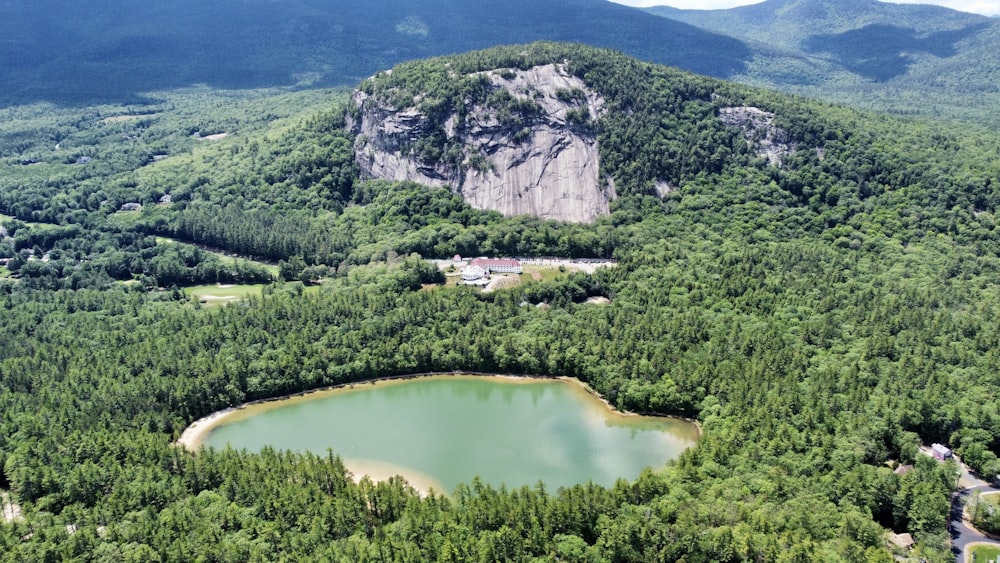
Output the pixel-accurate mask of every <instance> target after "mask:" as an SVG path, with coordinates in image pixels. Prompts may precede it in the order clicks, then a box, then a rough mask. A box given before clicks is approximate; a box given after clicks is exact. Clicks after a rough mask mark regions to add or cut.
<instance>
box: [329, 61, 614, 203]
mask: <svg viewBox="0 0 1000 563" xmlns="http://www.w3.org/2000/svg"><path fill="white" fill-rule="evenodd" d="M481 76H484V77H485V79H486V80H487V81H488V84H489V88H490V89H491V91H493V92H506V93H507V94H508V95H507V96H501V97H500V98H501V99H503V100H506V101H507V102H509V103H506V105H505V106H504V105H503V104H501V107H497V105H496V104H489V103H482V102H478V103H476V102H471V101H468V104H467V106H466V107H465V108H464V111H463V112H462V113H463V114H462V115H461V117H460V116H459V114H458V113H457V112H456V113H453V114H451V115H449V116H447V117H446V118H445V119H443V120H441V118H440V116H439V117H438V119H437V120H432V119H431V118H430V117H429V116H427V115H426V114H424V113H423V112H422V111H421V110H420V109H418V108H419V100H414V103H413V105H412V106H410V107H406V108H396V107H393V106H392V105H391V104H389V103H387V102H385V101H382V100H379V99H376V97H375V96H370V95H368V94H365V93H364V92H361V91H359V92H356V93H355V94H354V97H353V102H354V104H355V106H356V108H357V110H358V111H356V112H354V115H355V116H356V117H354V118H352V119H349V120H348V127H350V128H351V129H352V131H353V132H354V133H356V134H357V140H356V142H355V147H354V149H355V158H356V160H357V162H358V164H359V165H360V167H361V169H362V171H363V172H364V173H365V174H367V175H369V176H371V177H375V178H382V179H387V180H398V181H402V180H410V181H414V182H419V183H422V184H425V185H430V186H447V187H449V188H450V189H451V190H453V191H455V192H457V193H460V194H461V195H462V196H463V197H464V198H465V199H466V201H468V202H469V204H470V205H472V206H473V207H475V208H477V209H490V210H495V211H499V212H500V213H502V214H504V215H507V216H513V215H523V214H530V215H535V216H538V217H542V218H545V219H557V220H562V221H571V222H592V221H594V220H595V219H596V218H597V217H600V216H602V215H607V214H608V213H609V204H610V201H611V200H613V199H614V198H615V191H614V187H613V185H611V184H610V183H606V182H602V181H600V178H599V175H598V171H599V169H600V158H599V154H598V147H597V139H596V136H595V135H594V133H593V131H592V130H591V128H590V127H589V124H590V123H592V122H593V121H595V120H597V119H599V118H600V116H601V115H602V114H603V112H604V106H605V101H604V99H603V98H602V97H601V96H599V95H598V94H596V93H594V92H592V91H590V90H588V89H587V88H586V86H585V85H584V83H583V81H582V80H580V79H579V78H576V77H574V76H572V75H570V74H569V73H568V72H566V70H565V68H563V67H562V66H561V65H545V66H539V67H534V68H530V69H527V70H511V69H501V70H495V71H490V72H486V73H481ZM510 107H514V108H515V109H516V112H514V113H516V115H512V112H511V110H510ZM435 143H437V144H435ZM441 146H444V147H447V149H446V150H447V151H448V152H450V154H444V155H443V154H441V152H442V151H441Z"/></svg>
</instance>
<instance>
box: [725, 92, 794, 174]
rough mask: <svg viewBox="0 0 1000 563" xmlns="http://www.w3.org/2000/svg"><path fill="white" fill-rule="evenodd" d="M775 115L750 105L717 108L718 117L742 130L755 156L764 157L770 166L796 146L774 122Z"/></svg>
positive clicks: (777, 164)
mask: <svg viewBox="0 0 1000 563" xmlns="http://www.w3.org/2000/svg"><path fill="white" fill-rule="evenodd" d="M774 118H775V115H774V114H773V113H770V112H767V111H764V110H762V109H760V108H755V107H752V106H739V107H726V108H720V109H719V119H721V120H722V122H723V123H725V124H726V125H728V126H730V127H737V128H739V129H740V130H741V131H742V132H743V138H744V139H746V140H747V142H748V143H749V144H750V146H751V147H752V148H753V150H754V152H755V153H756V154H757V156H759V157H761V158H766V159H767V162H768V163H769V164H770V165H771V166H778V167H780V166H781V161H782V159H784V157H785V156H787V155H789V154H791V153H792V152H793V151H794V150H795V149H796V147H797V144H796V143H795V141H793V140H792V138H791V136H790V135H788V133H787V132H785V130H784V129H781V128H780V127H778V126H776V125H775V124H774Z"/></svg>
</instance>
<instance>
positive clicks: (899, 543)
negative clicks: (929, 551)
mask: <svg viewBox="0 0 1000 563" xmlns="http://www.w3.org/2000/svg"><path fill="white" fill-rule="evenodd" d="M889 541H891V542H892V544H893V545H895V546H896V547H898V548H899V549H904V550H909V549H913V536H911V535H910V534H890V535H889Z"/></svg>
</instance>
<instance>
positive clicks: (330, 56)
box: [0, 0, 752, 104]
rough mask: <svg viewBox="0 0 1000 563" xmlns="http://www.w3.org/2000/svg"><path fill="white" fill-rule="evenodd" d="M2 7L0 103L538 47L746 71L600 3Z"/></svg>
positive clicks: (366, 69) (303, 75)
mask: <svg viewBox="0 0 1000 563" xmlns="http://www.w3.org/2000/svg"><path fill="white" fill-rule="evenodd" d="M3 12H4V16H3V18H0V35H2V36H3V37H4V41H3V42H2V43H0V83H3V84H4V88H3V92H2V93H0V103H3V104H11V103H23V102H31V101H38V100H44V101H52V102H59V103H87V102H92V101H93V102H101V101H103V102H111V101H123V100H137V101H141V100H142V97H141V95H142V93H144V92H150V91H155V90H161V89H170V88H177V87H183V86H190V85H194V84H207V85H210V86H213V87H218V88H253V87H266V86H291V85H299V86H320V85H343V84H355V83H357V81H359V80H361V79H362V78H364V77H366V76H370V75H371V74H373V73H375V72H376V71H378V70H382V69H385V68H388V67H391V66H392V65H393V64H395V63H397V62H400V61H403V60H408V59H414V58H422V57H428V56H432V55H440V54H447V53H456V52H462V51H468V50H471V49H481V48H486V47H491V46H494V45H499V44H510V43H526V42H531V41H536V40H540V39H547V40H558V41H573V42H581V43H587V44H591V45H595V46H602V47H610V48H614V49H618V50H621V51H624V52H626V53H629V54H632V55H634V56H637V57H640V58H643V59H647V60H651V61H655V62H660V63H664V64H671V65H676V66H678V67H680V68H684V69H687V70H691V71H694V72H699V73H703V74H710V75H715V76H729V75H734V74H738V73H741V72H744V67H745V66H746V63H747V62H748V61H749V60H750V58H751V56H752V52H751V51H750V49H749V48H747V47H746V46H745V45H744V44H743V43H742V42H741V41H739V40H736V39H732V38H730V37H725V36H722V35H719V34H717V33H712V32H706V31H703V30H700V29H698V28H696V27H693V26H690V25H687V24H683V23H680V22H675V21H670V20H664V19H662V18H658V17H655V16H653V15H651V14H646V13H644V12H642V11H641V10H636V9H633V8H628V7H625V6H621V5H618V4H613V3H610V2H605V1H603V0H505V1H503V2H487V1H486V0H419V1H409V0H380V1H379V2H370V1H365V0H270V1H264V0H208V1H201V0H176V1H172V2H169V3H168V2H162V1H161V2H132V1H129V0H94V1H93V2H88V3H86V4H80V3H78V2H72V1H70V0H43V1H41V2H31V3H26V2H6V3H5V4H4V8H3Z"/></svg>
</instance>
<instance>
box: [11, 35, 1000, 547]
mask: <svg viewBox="0 0 1000 563" xmlns="http://www.w3.org/2000/svg"><path fill="white" fill-rule="evenodd" d="M554 62H559V63H565V64H567V65H568V68H570V69H571V72H572V73H573V74H574V75H576V76H579V77H580V78H581V79H582V80H584V81H585V83H586V84H587V86H588V87H589V88H593V89H594V90H596V91H599V92H600V93H601V94H602V95H604V96H605V97H606V98H607V99H608V100H609V106H610V108H609V110H610V111H609V112H608V114H607V116H606V117H604V118H602V119H600V120H598V121H597V122H595V123H593V124H592V126H593V127H595V128H596V129H597V131H598V136H599V140H600V150H601V157H602V166H604V171H605V172H606V173H608V174H611V175H613V176H614V178H615V180H616V181H617V182H618V184H619V185H620V186H622V190H621V195H622V197H620V198H619V199H618V200H617V201H616V203H615V205H614V207H613V210H612V214H611V216H610V217H607V218H605V219H602V220H600V221H599V222H598V223H597V224H595V225H591V226H582V225H568V224H561V223H555V222H550V221H541V220H538V219H533V218H529V217H517V218H503V217H501V216H499V215H497V214H496V213H490V212H481V211H476V210H473V209H471V208H469V207H468V206H467V205H466V204H465V203H464V202H463V201H462V200H461V198H459V197H457V196H455V195H454V194H452V193H450V192H448V191H447V190H441V189H429V188H426V187H423V186H419V185H414V184H394V183H390V182H377V181H369V180H364V179H361V178H358V177H357V170H356V166H355V164H354V161H353V155H352V152H351V149H352V146H353V139H351V137H350V135H349V134H348V133H347V132H346V130H345V129H344V127H343V125H344V115H345V111H346V110H345V106H346V104H345V101H346V93H344V92H322V93H313V94H308V93H300V94H291V95H289V94H285V95H281V96H278V97H275V98H273V100H274V103H273V106H272V105H271V103H270V102H269V100H271V99H272V98H270V97H268V96H266V95H264V94H261V96H260V97H241V96H238V95H235V94H234V95H233V96H231V97H226V96H223V97H221V98H219V97H215V96H216V94H206V93H204V92H200V93H199V92H193V93H192V92H189V93H188V94H187V96H191V97H184V96H182V95H179V94H178V95H177V96H178V97H176V98H174V101H172V102H169V103H165V104H164V106H162V107H161V108H159V109H158V110H157V112H155V114H149V113H147V112H145V111H142V112H133V113H141V115H139V116H138V117H134V118H129V119H127V120H122V119H113V120H111V121H105V118H107V117H115V116H120V115H125V114H127V113H129V112H127V111H123V110H124V109H128V108H113V111H111V110H107V111H108V113H99V112H102V111H105V110H87V111H81V112H79V113H77V112H73V111H70V110H63V111H65V113H59V112H54V113H53V114H49V113H48V112H47V111H45V110H41V109H39V111H38V113H37V114H32V115H29V114H22V115H20V116H18V117H16V118H15V119H12V120H10V121H7V122H5V123H4V124H3V125H0V138H2V139H4V143H3V144H4V151H5V152H4V155H3V157H2V160H0V166H2V170H3V172H2V174H0V182H2V184H0V213H3V214H4V215H5V217H4V218H2V219H0V224H2V226H3V228H4V232H5V234H4V235H3V238H2V240H0V257H5V258H8V259H10V263H12V264H13V265H14V268H13V269H11V267H10V265H9V264H8V267H7V268H4V270H5V274H4V277H3V278H0V342H3V346H2V347H0V382H2V385H3V391H2V392H0V468H2V470H0V489H4V490H5V491H9V493H10V496H11V499H12V500H13V501H14V502H15V503H16V504H18V506H19V507H20V509H21V511H22V517H21V518H19V519H16V520H14V521H13V522H10V523H2V524H0V559H2V560H5V561H42V560H59V559H71V558H75V559H81V560H94V561H104V560H108V561H116V560H128V561H155V560H161V561H187V560H195V559H197V558H202V559H204V560H220V561H221V560H250V561H271V560H281V559H288V560H291V559H313V560H322V559H328V560H354V561H368V560H371V561H374V560H380V561H385V560H400V561H424V560H441V561H468V560H479V561H502V560H515V561H531V560H538V561H557V560H572V561H654V560H666V561H670V560H686V561H741V560H766V561H815V560H821V559H822V560H831V561H891V560H892V551H891V549H892V548H891V546H890V545H889V544H888V543H887V541H886V533H888V532H889V531H893V532H909V533H911V534H913V536H914V538H915V539H916V540H917V546H916V548H915V550H914V551H913V552H912V556H914V557H920V558H924V559H927V560H930V561H947V560H950V559H951V558H952V557H953V556H952V555H951V553H950V550H949V536H948V534H947V527H946V522H947V517H948V509H949V494H950V492H951V490H952V488H953V487H954V484H955V466H954V464H952V463H947V464H940V463H937V462H935V461H933V460H932V459H931V458H930V457H928V456H925V455H921V454H919V453H918V447H919V446H920V445H921V444H926V443H931V442H943V443H947V444H950V445H952V446H953V447H955V448H956V449H957V451H958V452H959V453H960V454H962V455H963V459H964V460H965V461H966V462H967V463H969V464H970V465H971V466H972V467H973V469H975V470H977V471H981V472H982V473H983V474H987V475H989V474H995V473H997V472H998V470H1000V463H998V461H997V456H996V453H997V452H998V451H1000V412H998V407H1000V404H998V402H997V397H996V394H995V390H996V388H997V385H998V383H1000V382H998V381H997V374H998V373H1000V369H998V368H1000V365H998V364H1000V356H998V351H1000V332H998V325H997V323H996V319H997V318H998V315H1000V310H998V307H1000V305H998V304H1000V299H998V297H1000V296H998V292H1000V286H998V285H997V283H996V279H997V275H998V272H1000V255H998V251H1000V245H998V243H1000V240H998V234H1000V233H997V230H996V226H995V219H994V217H995V214H996V212H997V205H998V199H997V198H998V194H997V189H998V182H1000V159H998V156H1000V138H998V136H997V134H996V132H988V131H977V130H975V129H971V128H970V129H967V130H962V131H956V130H954V129H952V128H949V127H947V126H945V125H941V124H936V123H930V122H921V121H907V120H900V119H894V118H888V117H884V116H877V115H872V114H866V113H861V112H857V111H854V110H848V109H844V108H841V107H836V106H831V105H829V104H825V103H819V102H813V101H809V100H806V99H802V98H794V97H789V96H786V95H781V94H777V93H773V92H766V91H761V90H756V89H752V88H748V87H744V86H737V85H733V84H728V83H723V82H719V81H716V80H713V79H708V78H703V77H698V76H694V75H691V74H687V73H684V72H680V71H677V70H674V69H669V68H664V67H660V66H657V65H653V64H649V63H644V62H640V61H637V60H635V59H631V58H629V57H626V56H624V55H622V54H620V53H616V52H611V51H605V50H599V49H593V48H589V47H582V46H577V45H566V44H535V45H529V46H516V47H505V48H497V49H493V50H489V51H484V52H478V53H470V54H465V55H458V56H454V57H448V58H443V59H431V60H426V61H419V62H414V63H407V64H405V65H401V66H399V67H397V68H396V69H395V70H394V71H393V73H392V74H391V75H390V76H389V77H388V78H387V79H386V78H385V77H383V79H379V78H376V79H375V80H373V81H371V82H366V83H365V84H363V85H362V86H361V87H362V88H366V89H369V90H371V91H372V92H374V91H376V90H378V89H380V88H385V89H387V90H386V91H389V90H392V91H395V92H396V93H398V94H399V95H401V96H404V95H405V96H410V97H411V98H412V96H414V95H418V96H421V97H422V98H423V99H424V100H425V101H426V104H428V105H429V106H433V104H441V103H449V101H450V100H452V99H453V97H454V96H457V95H466V94H467V93H468V92H467V91H466V90H464V89H465V88H469V87H473V86H474V83H471V82H469V81H466V80H454V76H456V75H457V76H464V75H465V74H467V73H469V72H475V71H476V70H483V69H492V68H504V67H507V68H521V67H526V66H531V65H535V64H543V63H554ZM626 86H627V87H626ZM195 98H201V99H199V100H198V102H197V103H194V102H191V103H188V102H185V100H188V101H190V100H193V99H195ZM206 101H207V102H209V103H205V102H206ZM732 106H752V107H758V108H761V109H763V110H766V111H768V112H771V113H773V114H774V115H775V116H776V117H775V122H776V124H778V125H779V126H780V127H781V128H782V129H783V130H785V131H786V132H787V133H788V135H789V136H790V137H791V138H793V139H794V140H795V141H796V144H797V147H798V148H797V149H796V151H795V152H794V153H792V154H790V155H789V156H788V157H787V158H785V159H784V160H783V162H782V164H781V166H774V165H772V164H770V163H769V161H768V160H767V159H765V158H761V157H758V156H756V155H755V154H754V152H753V151H752V150H751V147H750V144H749V141H747V140H746V138H745V137H744V136H743V135H741V134H740V133H739V132H738V131H736V130H733V129H732V128H730V127H728V126H726V125H724V124H723V122H722V121H721V120H720V119H719V117H718V115H719V110H720V109H721V108H723V107H732ZM22 111H25V112H27V111H28V110H22ZM93 112H98V113H93ZM221 133H228V136H226V137H225V138H219V137H214V139H215V140H206V139H205V138H207V137H209V136H212V135H218V134H221ZM195 134H197V137H198V138H197V139H195V138H192V135H195ZM53 141H55V142H54V143H53ZM15 142H17V143H20V145H18V147H19V148H17V149H16V150H15V149H10V148H8V147H9V146H10V144H11V143H15ZM56 143H59V144H60V145H61V146H60V148H58V149H57V148H54V147H55V144H56ZM62 143H66V144H65V145H62ZM79 147H86V150H85V151H84V150H83V149H81V148H79ZM63 151H66V153H65V154H64V152H63ZM160 155H164V156H165V158H154V156H160ZM81 156H89V157H91V160H90V161H89V162H86V163H82V164H77V162H79V160H78V159H79V158H80V157H81ZM25 158H29V159H32V160H35V161H37V162H31V163H24V162H22V159H25ZM657 181H669V182H671V183H672V185H673V186H674V188H673V189H672V190H671V191H670V192H669V193H667V194H666V195H665V196H663V197H659V196H658V195H654V191H653V190H651V189H650V188H651V187H652V185H653V184H655V182H657ZM165 196H170V197H169V198H167V199H164V198H165ZM127 204H137V205H138V207H133V206H129V207H128V208H123V206H125V205H127ZM163 237H172V238H173V239H175V240H179V241H181V242H183V243H192V244H180V243H178V242H169V243H168V242H165V241H164V240H163ZM207 247H212V248H215V249H221V250H225V251H229V252H235V253H238V254H241V255H243V256H246V257H247V258H257V259H266V260H270V261H274V262H278V261H280V262H281V263H282V266H283V267H282V268H281V271H282V272H283V276H282V277H284V278H286V281H278V282H275V283H273V284H271V285H268V286H267V287H266V289H265V291H264V292H263V295H262V296H261V297H259V298H257V297H255V298H252V299H250V300H247V301H245V302H243V303H242V304H241V305H230V306H226V307H220V308H211V309H209V308H204V309H203V308H201V307H200V305H199V304H198V303H197V302H192V301H191V300H189V299H186V298H185V297H184V295H183V293H182V292H180V291H176V290H173V289H172V288H171V286H176V287H177V288H178V289H179V288H180V287H181V286H183V285H186V284H190V283H199V282H206V281H215V278H213V277H212V276H216V278H218V279H223V278H221V277H219V276H222V273H220V272H221V271H222V270H220V268H222V269H224V268H227V267H228V268H234V269H235V268H237V266H235V265H232V264H237V265H238V264H239V263H231V262H225V261H221V259H219V258H218V257H217V254H216V253H213V252H209V251H208V250H206V248H207ZM456 252H459V253H462V254H463V255H475V254H479V253H482V254H504V255H561V256H607V257H615V258H617V259H618V261H619V265H618V267H616V268H611V269H607V270H600V271H598V273H596V274H594V275H589V276H588V275H583V274H573V275H569V276H565V277H562V278H560V279H557V280H554V281H547V282H540V283H534V284H527V285H524V286H521V287H518V288H513V289H509V290H504V291H499V292H495V293H492V294H481V293H477V292H475V291H473V290H471V289H468V288H436V289H434V290H430V291H428V290H425V289H424V286H425V285H427V284H429V283H434V282H435V281H436V280H438V279H439V278H438V273H437V272H436V270H435V268H433V267H431V266H430V265H429V264H428V263H427V262H425V261H424V260H422V257H437V256H450V255H451V254H453V253H456ZM245 262H246V264H243V265H242V266H240V267H242V268H243V273H242V274H240V275H244V276H247V277H246V279H248V280H249V279H256V278H253V276H256V275H258V274H261V273H262V272H263V273H265V274H266V273H267V270H265V269H258V267H257V266H256V265H255V264H254V263H252V262H250V261H249V260H245ZM292 264H294V267H292V266H290V265H292ZM157 266H159V267H157ZM213 268H215V269H213ZM310 268H312V269H313V270H310V271H309V272H307V271H306V270H308V269H310ZM317 269H319V270H317ZM237 273H238V272H236V271H235V270H234V271H233V272H231V274H228V275H233V276H235V275H236V274H237ZM314 278H324V279H326V281H325V282H324V283H323V284H322V286H321V288H320V290H319V291H318V292H309V293H306V292H304V291H303V290H302V289H303V286H302V284H301V283H300V282H296V281H291V280H295V279H302V280H305V281H309V280H311V279H314ZM226 279H228V278H226ZM234 279H235V278H234ZM131 280H135V281H138V282H140V283H138V284H136V283H134V282H132V283H129V284H123V283H121V282H122V281H131ZM158 288H164V289H158ZM595 295H602V296H606V297H608V298H610V300H611V303H610V304H608V305H605V306H594V305H590V304H586V303H584V301H585V300H586V298H587V297H588V296H595ZM524 302H530V303H539V302H546V303H547V304H548V305H549V307H548V308H537V307H524V306H521V304H522V303H524ZM451 370H475V371H482V372H498V373H511V374H540V375H567V376H574V377H578V378H580V379H581V380H583V381H585V382H587V383H588V384H590V385H591V386H593V387H594V388H595V389H596V390H598V391H599V392H600V393H601V394H602V395H603V396H604V397H606V398H607V399H608V400H609V401H610V402H611V403H612V404H614V405H615V406H617V407H619V408H622V409H626V410H632V411H637V412H644V413H658V414H674V415H683V416H690V417H694V418H697V419H698V420H699V421H700V422H701V424H702V427H703V429H704V435H703V437H702V439H701V441H700V442H699V444H698V445H697V446H696V447H694V448H692V449H691V450H689V451H688V452H686V453H685V454H684V455H682V456H681V458H680V459H679V460H678V461H677V462H676V463H674V464H672V465H671V466H670V467H668V468H666V469H663V470H659V471H649V472H646V473H644V474H643V475H642V476H641V477H640V478H639V479H638V480H636V481H635V482H631V483H629V482H619V483H618V484H616V485H615V486H613V487H611V488H602V487H598V486H594V485H592V484H580V485H578V486H574V487H570V488H565V489H560V490H550V489H548V488H546V487H545V485H544V484H542V483H540V484H538V485H537V486H535V487H530V488H522V489H517V490H508V489H506V488H493V487H489V486H486V485H484V484H482V483H480V482H478V481H473V482H471V483H469V484H468V485H463V486H461V487H459V488H458V489H457V490H456V491H454V492H453V493H452V494H451V495H449V496H447V497H445V496H431V497H427V498H421V497H419V496H418V495H417V494H416V492H415V491H413V490H412V489H410V488H409V487H407V486H406V485H405V483H403V482H402V481H401V480H391V481H388V482H384V483H372V482H371V481H368V480H362V481H361V482H360V483H359V484H355V483H354V482H352V481H351V480H350V479H349V478H348V476H347V475H346V473H345V470H344V468H343V466H342V464H341V463H340V461H339V459H338V458H337V457H336V453H337V452H330V453H326V452H313V453H293V452H282V451H280V447H278V448H276V449H274V450H267V451H263V452H234V451H228V450H227V451H203V452H200V453H197V454H193V453H190V452H187V451H184V450H183V449H182V448H179V447H176V446H174V445H172V444H171V443H172V441H173V440H174V439H176V438H177V436H178V435H179V434H180V431H181V430H182V429H183V428H184V427H185V426H186V425H187V424H189V423H190V422H191V421H193V420H195V419H197V418H198V417H201V416H204V415H206V414H208V413H210V412H213V411H215V410H218V409H221V408H225V407H228V406H233V405H235V404H239V403H241V402H244V401H247V400H252V399H257V398H266V397H274V396H278V395H282V394H287V393H293V392H298V391H302V390H306V389H312V388H316V387H319V386H325V385H333V384H338V383H345V382H351V381H358V380H363V379H367V378H372V377H378V376H385V375H396V374H406V373H416V372H427V371H451ZM897 463H905V464H912V465H914V466H915V468H914V470H913V471H910V472H908V473H905V474H897V473H894V472H893V467H894V466H895V464H897Z"/></svg>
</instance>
